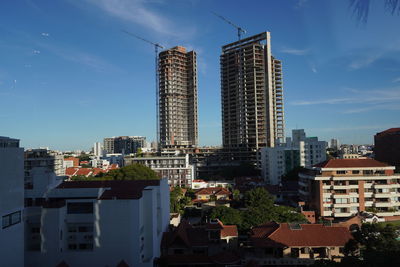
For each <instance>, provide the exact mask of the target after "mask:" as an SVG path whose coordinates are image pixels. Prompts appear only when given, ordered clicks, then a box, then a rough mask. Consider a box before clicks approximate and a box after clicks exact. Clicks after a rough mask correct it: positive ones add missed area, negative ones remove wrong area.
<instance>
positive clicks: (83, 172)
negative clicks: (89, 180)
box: [75, 168, 92, 176]
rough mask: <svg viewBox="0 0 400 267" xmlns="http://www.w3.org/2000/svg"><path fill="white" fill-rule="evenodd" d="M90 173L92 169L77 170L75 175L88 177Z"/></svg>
mask: <svg viewBox="0 0 400 267" xmlns="http://www.w3.org/2000/svg"><path fill="white" fill-rule="evenodd" d="M91 173H92V168H79V169H78V171H77V172H76V174H75V175H84V176H89V175H90V174H91Z"/></svg>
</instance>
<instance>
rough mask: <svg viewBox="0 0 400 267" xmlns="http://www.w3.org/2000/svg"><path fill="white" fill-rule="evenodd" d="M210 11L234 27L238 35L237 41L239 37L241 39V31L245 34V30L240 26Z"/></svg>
mask: <svg viewBox="0 0 400 267" xmlns="http://www.w3.org/2000/svg"><path fill="white" fill-rule="evenodd" d="M211 13H213V14H214V15H215V16H217V17H218V18H220V19H222V20H224V21H225V22H227V23H228V24H230V25H232V26H233V27H235V28H236V29H237V35H238V38H239V41H240V39H241V37H242V33H243V34H246V30H245V29H243V28H242V27H239V26H237V25H235V24H234V23H233V22H231V21H229V20H228V19H226V18H224V17H223V16H221V15H219V14H217V13H215V12H212V11H211Z"/></svg>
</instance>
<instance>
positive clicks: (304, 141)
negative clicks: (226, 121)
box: [260, 129, 327, 185]
mask: <svg viewBox="0 0 400 267" xmlns="http://www.w3.org/2000/svg"><path fill="white" fill-rule="evenodd" d="M326 148H327V142H325V141H319V140H318V137H306V133H305V132H304V130H303V129H295V130H292V138H290V137H288V138H286V143H279V142H277V145H276V146H275V147H264V148H261V149H260V151H261V175H262V177H263V179H264V180H265V182H266V183H267V184H272V185H277V184H279V183H281V180H282V176H283V175H285V174H286V173H287V172H289V171H290V170H292V169H293V168H295V167H298V166H302V167H306V168H309V167H311V166H313V165H314V164H317V163H320V162H323V161H325V160H326Z"/></svg>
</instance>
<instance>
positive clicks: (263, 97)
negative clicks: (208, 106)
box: [220, 32, 285, 162]
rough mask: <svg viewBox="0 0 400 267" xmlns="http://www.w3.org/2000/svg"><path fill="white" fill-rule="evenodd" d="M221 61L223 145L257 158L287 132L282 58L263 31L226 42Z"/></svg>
mask: <svg viewBox="0 0 400 267" xmlns="http://www.w3.org/2000/svg"><path fill="white" fill-rule="evenodd" d="M220 62H221V101H222V140H223V147H224V149H225V150H227V151H229V152H230V154H231V155H230V157H231V158H233V160H238V161H251V162H254V160H257V155H258V153H257V152H258V151H259V148H261V147H274V146H275V143H276V140H277V139H280V140H282V141H283V139H284V136H285V135H284V109H283V89H282V66H281V61H279V60H278V59H276V58H274V57H273V56H272V55H271V37H270V33H269V32H263V33H260V34H257V35H254V36H251V37H248V38H246V39H242V40H240V41H237V42H234V43H231V44H227V45H225V46H223V47H222V55H221V58H220Z"/></svg>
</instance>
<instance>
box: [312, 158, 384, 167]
mask: <svg viewBox="0 0 400 267" xmlns="http://www.w3.org/2000/svg"><path fill="white" fill-rule="evenodd" d="M314 167H317V168H366V167H389V165H387V164H386V163H383V162H380V161H377V160H374V159H329V160H326V161H323V162H321V163H318V164H316V165H314Z"/></svg>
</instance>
